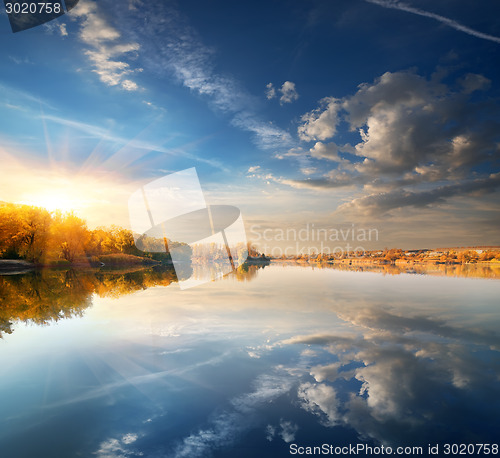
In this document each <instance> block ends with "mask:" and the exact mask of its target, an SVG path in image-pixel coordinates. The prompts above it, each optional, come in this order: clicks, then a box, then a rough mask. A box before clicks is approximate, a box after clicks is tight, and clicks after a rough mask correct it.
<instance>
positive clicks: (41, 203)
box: [22, 193, 79, 213]
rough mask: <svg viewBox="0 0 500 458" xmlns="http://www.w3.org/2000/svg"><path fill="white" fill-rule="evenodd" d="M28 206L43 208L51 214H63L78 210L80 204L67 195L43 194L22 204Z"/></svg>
mask: <svg viewBox="0 0 500 458" xmlns="http://www.w3.org/2000/svg"><path fill="white" fill-rule="evenodd" d="M22 203H23V204H26V205H33V206H35V207H43V208H45V209H47V210H48V211H50V212H53V211H57V210H59V211H61V212H63V213H66V212H71V211H75V210H78V207H79V205H78V202H75V201H74V200H72V199H71V198H70V196H68V195H67V194H66V195H65V194H62V193H60V194H56V193H42V194H40V195H38V196H32V197H31V198H28V199H27V200H25V201H23V202H22Z"/></svg>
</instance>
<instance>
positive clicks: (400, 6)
mask: <svg viewBox="0 0 500 458" xmlns="http://www.w3.org/2000/svg"><path fill="white" fill-rule="evenodd" d="M365 1H367V2H368V3H374V4H375V5H379V6H383V7H384V8H393V9H395V10H402V11H407V12H408V13H413V14H418V15H419V16H425V17H430V18H432V19H435V20H436V21H439V22H442V23H443V24H446V25H447V26H449V27H452V28H454V29H456V30H460V31H461V32H465V33H468V34H469V35H472V36H474V37H477V38H483V39H484V40H490V41H494V42H495V43H500V38H499V37H495V36H493V35H488V34H487V33H482V32H479V31H477V30H474V29H471V28H470V27H466V26H465V25H462V24H460V23H459V22H457V21H454V20H453V19H449V18H447V17H444V16H440V15H439V14H435V13H429V12H428V11H423V10H421V9H418V8H413V7H411V6H409V5H406V4H405V3H401V2H397V1H394V0H365Z"/></svg>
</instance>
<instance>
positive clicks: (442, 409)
mask: <svg viewBox="0 0 500 458" xmlns="http://www.w3.org/2000/svg"><path fill="white" fill-rule="evenodd" d="M0 293H1V298H2V302H1V307H2V309H1V315H0V332H1V333H2V340H0V358H1V363H2V376H1V378H0V393H1V398H0V399H1V402H0V421H1V427H0V451H1V453H0V455H1V456H2V457H3V456H5V457H8V458H10V457H13V458H18V457H19V458H24V457H30V458H31V457H33V458H35V457H36V458H38V457H50V458H57V457H63V458H69V457H84V458H88V457H101V458H104V457H136V456H137V457H138V456H142V457H209V456H214V457H280V456H283V457H286V456H291V455H290V446H291V445H292V444H297V446H304V447H307V446H321V444H324V443H326V444H332V445H334V446H342V445H346V444H365V445H370V446H377V445H382V444H384V445H386V446H392V447H397V446H419V445H421V446H423V447H424V451H425V452H426V451H427V447H428V444H433V445H434V444H439V445H440V446H441V447H442V446H443V444H445V443H466V444H468V443H474V444H476V443H490V444H491V443H498V442H500V439H499V438H500V333H499V329H500V303H499V297H500V281H499V280H498V279H482V278H460V277H450V276H432V275H416V274H413V275H412V274H400V275H384V274H382V273H377V272H351V271H339V270H334V269H317V268H312V267H300V266H282V265H271V266H267V267H265V268H260V269H259V268H257V267H251V268H250V269H249V271H248V272H239V273H238V274H233V275H230V276H229V277H226V278H225V279H223V280H221V281H218V282H213V283H209V284H206V285H203V286H200V287H197V288H193V289H190V290H187V291H180V290H179V288H178V286H177V284H176V280H175V277H174V276H173V274H172V273H170V272H153V271H148V272H146V273H144V272H142V273H141V272H139V273H135V274H134V273H131V274H123V275H122V274H119V273H114V274H111V273H110V274H105V273H98V274H95V273H94V274H89V273H87V274H84V273H79V272H52V273H51V272H45V273H37V274H29V275H23V276H10V277H7V276H3V277H0ZM425 454H426V453H424V455H425ZM345 456H347V455H345ZM409 456H416V455H409ZM420 456H422V455H420Z"/></svg>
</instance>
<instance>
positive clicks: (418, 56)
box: [0, 0, 500, 248]
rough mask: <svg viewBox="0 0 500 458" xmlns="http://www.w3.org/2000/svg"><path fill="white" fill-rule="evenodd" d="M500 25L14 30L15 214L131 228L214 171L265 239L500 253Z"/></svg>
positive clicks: (452, 7) (88, 19)
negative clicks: (143, 204) (323, 237)
mask: <svg viewBox="0 0 500 458" xmlns="http://www.w3.org/2000/svg"><path fill="white" fill-rule="evenodd" d="M499 13H500V7H499V6H498V5H495V4H494V3H493V2H486V1H480V2H474V4H472V3H471V2H468V1H442V2H439V4H436V3H435V2H431V1H419V2H416V1H413V2H398V1H391V0H370V1H368V0H366V1H362V0H359V1H358V0H356V1H342V0H338V1H301V2H295V1H286V2H285V1H274V2H222V1H214V2H210V3H207V2H203V1H190V0H187V1H186V0H183V1H182V2H168V1H151V2H145V1H141V0H129V1H128V2H120V4H119V5H118V6H117V4H116V2H111V1H108V0H104V1H100V2H94V1H91V0H81V1H80V2H79V4H78V6H77V7H76V8H75V9H73V10H72V11H71V12H70V13H68V14H66V15H64V16H62V17H60V18H58V19H56V20H54V21H51V22H49V23H47V24H46V25H43V26H39V27H36V28H33V29H30V30H26V31H24V32H19V33H16V34H13V33H12V32H11V30H10V25H9V22H8V19H7V16H6V15H5V13H3V14H2V18H1V20H0V33H1V36H2V47H1V49H0V53H1V62H2V64H1V66H2V71H1V74H0V116H1V119H2V123H1V126H0V156H1V159H2V162H3V164H4V166H3V167H2V172H1V173H2V183H3V186H2V188H1V196H0V200H6V201H14V202H29V203H34V204H45V205H47V206H49V207H50V206H59V207H61V208H63V209H64V208H75V209H76V211H77V212H78V213H79V214H81V215H82V216H83V217H85V218H86V219H87V220H88V221H89V224H90V225H92V226H97V225H108V224H111V223H117V224H122V225H127V221H128V220H127V211H126V204H127V200H128V196H129V195H130V193H131V192H133V191H134V190H135V189H136V188H137V186H139V185H140V184H144V183H147V182H148V181H151V180H152V179H154V178H157V177H160V176H162V175H165V174H166V173H169V172H172V171H177V170H182V169H185V168H188V167H193V166H195V167H196V168H197V170H198V173H199V176H200V179H201V182H202V186H203V188H204V189H205V191H206V197H207V200H208V201H209V202H210V203H231V204H233V205H237V206H239V207H240V208H241V209H242V211H243V214H244V217H245V220H246V222H247V225H258V226H259V228H260V230H264V229H265V228H279V227H281V228H288V227H296V228H300V227H303V226H304V225H306V224H308V223H314V224H316V225H317V226H321V227H339V226H342V225H351V224H352V223H354V224H356V225H358V226H360V227H376V228H377V229H378V230H379V233H380V239H379V240H377V241H376V243H374V244H373V246H372V247H373V248H375V247H384V246H403V247H421V246H423V245H425V246H440V245H441V246H442V245H470V244H475V245H476V244H479V245H485V244H500V237H499V235H498V225H499V223H500V218H499V211H498V210H499V208H498V202H499V199H498V197H499V195H498V188H499V186H500V175H499V168H500V167H499V165H500V164H499V144H500V133H499V132H500V108H499V106H500V105H499V103H498V101H499V97H500V92H499V81H498V74H499V67H500V64H499V63H498V62H500V59H499V51H500V24H499V22H498V20H497V18H498V16H499ZM372 247H368V248H372Z"/></svg>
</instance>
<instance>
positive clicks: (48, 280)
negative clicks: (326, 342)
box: [0, 264, 263, 338]
mask: <svg viewBox="0 0 500 458" xmlns="http://www.w3.org/2000/svg"><path fill="white" fill-rule="evenodd" d="M260 268H263V266H247V265H243V266H240V268H238V269H237V271H235V272H232V273H231V274H230V275H229V276H228V278H236V280H238V281H250V280H252V279H253V278H255V277H256V275H257V271H258V270H259V269H260ZM177 274H178V275H180V276H181V278H189V277H190V276H191V275H193V276H194V277H195V278H196V276H197V270H196V269H195V270H194V271H193V269H192V267H191V265H189V264H186V266H185V267H184V268H181V269H179V268H177ZM177 278H178V277H177V275H176V272H175V271H174V269H173V267H171V266H166V267H164V266H158V267H152V268H148V269H144V268H137V269H136V270H108V271H102V270H99V271H95V270H75V269H70V270H64V271H61V270H51V269H43V270H38V271H34V272H30V273H27V274H23V275H0V338H2V337H3V334H11V333H12V332H13V326H14V324H15V323H16V322H26V323H33V324H37V325H47V324H49V323H51V322H56V321H59V320H61V319H65V318H73V317H79V316H83V314H84V311H85V310H86V309H87V308H88V307H90V306H91V305H92V296H93V295H94V294H97V295H98V296H99V297H116V298H118V297H120V296H123V295H126V294H131V293H134V292H136V291H140V290H145V289H147V288H152V287H155V286H169V285H170V284H171V283H173V282H177Z"/></svg>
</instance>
